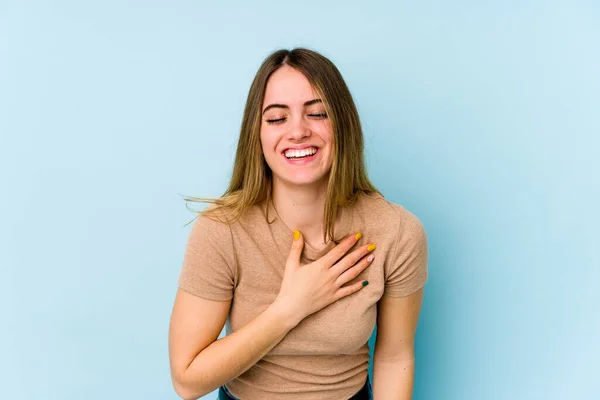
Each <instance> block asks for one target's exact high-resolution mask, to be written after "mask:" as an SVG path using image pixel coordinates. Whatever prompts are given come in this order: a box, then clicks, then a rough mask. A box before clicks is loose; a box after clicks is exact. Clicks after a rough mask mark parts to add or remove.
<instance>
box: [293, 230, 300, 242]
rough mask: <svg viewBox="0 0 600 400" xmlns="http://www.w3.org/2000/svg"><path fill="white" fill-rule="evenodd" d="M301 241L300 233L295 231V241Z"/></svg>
mask: <svg viewBox="0 0 600 400" xmlns="http://www.w3.org/2000/svg"><path fill="white" fill-rule="evenodd" d="M298 239H300V231H294V240H298Z"/></svg>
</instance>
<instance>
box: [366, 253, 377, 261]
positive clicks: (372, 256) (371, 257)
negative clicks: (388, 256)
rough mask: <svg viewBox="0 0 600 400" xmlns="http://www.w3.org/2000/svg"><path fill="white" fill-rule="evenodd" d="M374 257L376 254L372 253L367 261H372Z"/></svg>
mask: <svg viewBox="0 0 600 400" xmlns="http://www.w3.org/2000/svg"><path fill="white" fill-rule="evenodd" d="M374 258H375V255H374V254H371V255H370V256H369V257H367V261H368V262H371V261H373V259H374Z"/></svg>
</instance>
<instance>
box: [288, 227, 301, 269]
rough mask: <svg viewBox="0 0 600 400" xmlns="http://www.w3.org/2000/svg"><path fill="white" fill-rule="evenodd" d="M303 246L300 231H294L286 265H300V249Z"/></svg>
mask: <svg viewBox="0 0 600 400" xmlns="http://www.w3.org/2000/svg"><path fill="white" fill-rule="evenodd" d="M303 248H304V237H303V236H302V234H301V233H300V231H297V230H296V231H294V237H293V239H292V248H291V250H290V254H289V255H288V258H287V262H286V267H287V266H288V265H289V266H299V265H300V257H301V256H302V249H303Z"/></svg>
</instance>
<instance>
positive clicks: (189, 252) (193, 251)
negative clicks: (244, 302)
mask: <svg viewBox="0 0 600 400" xmlns="http://www.w3.org/2000/svg"><path fill="white" fill-rule="evenodd" d="M234 281H235V258H234V253H233V240H232V236H231V229H230V227H229V225H227V224H225V223H223V222H219V221H215V220H213V219H210V218H209V217H207V216H204V215H199V216H198V218H197V219H196V221H195V222H194V224H193V226H192V229H191V231H190V234H189V238H188V242H187V245H186V248H185V254H184V257H183V266H182V268H181V273H180V275H179V281H178V284H179V287H180V288H181V289H183V290H185V291H186V292H189V293H191V294H194V295H196V296H199V297H202V298H204V299H207V300H215V301H226V300H231V299H232V298H233V288H234Z"/></svg>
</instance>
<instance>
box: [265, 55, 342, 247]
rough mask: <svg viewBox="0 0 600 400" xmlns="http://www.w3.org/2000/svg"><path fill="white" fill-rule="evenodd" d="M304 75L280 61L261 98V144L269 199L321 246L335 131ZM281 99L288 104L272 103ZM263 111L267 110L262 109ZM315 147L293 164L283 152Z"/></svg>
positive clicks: (314, 244) (286, 220)
mask: <svg viewBox="0 0 600 400" xmlns="http://www.w3.org/2000/svg"><path fill="white" fill-rule="evenodd" d="M319 99H320V98H319V96H318V95H317V94H316V93H315V91H314V90H313V88H312V86H311V85H310V83H309V82H308V80H307V79H306V77H305V76H304V75H303V74H302V73H300V72H298V71H297V70H295V69H293V68H291V67H288V66H284V67H282V68H280V69H278V70H277V71H275V72H274V73H273V74H272V75H271V77H270V78H269V81H268V83H267V87H266V92H265V99H264V102H263V118H262V124H261V131H260V137H261V144H262V150H263V154H264V156H265V160H266V161H267V164H268V165H269V167H270V168H271V170H272V171H273V204H274V206H275V208H276V210H277V213H278V214H279V216H280V217H281V219H282V221H283V222H284V223H285V224H286V225H287V226H288V227H290V229H292V230H293V229H297V230H299V231H300V232H302V234H303V236H304V240H305V241H306V242H307V243H308V244H310V245H311V246H312V247H313V248H316V249H319V248H322V247H324V246H325V245H326V244H325V243H323V230H324V227H323V213H324V209H325V194H326V189H327V181H328V177H329V171H330V170H331V165H332V164H333V132H332V128H331V124H330V121H329V119H328V118H327V115H326V113H325V106H324V105H323V103H320V102H317V103H314V104H310V105H305V103H307V102H310V101H312V100H319ZM273 104H281V105H285V106H287V108H281V107H270V106H271V105H273ZM264 110H266V111H264ZM308 146H316V147H318V149H319V151H318V153H317V154H316V157H315V159H314V160H313V161H311V162H310V163H308V164H304V165H292V164H290V163H289V162H288V161H287V160H286V159H285V157H284V156H283V155H282V152H283V151H284V150H285V149H288V148H297V147H308Z"/></svg>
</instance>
